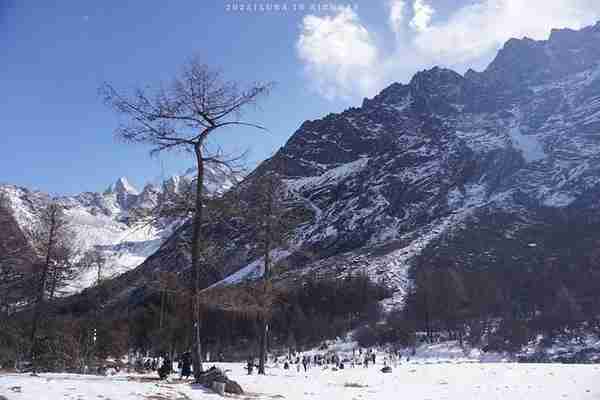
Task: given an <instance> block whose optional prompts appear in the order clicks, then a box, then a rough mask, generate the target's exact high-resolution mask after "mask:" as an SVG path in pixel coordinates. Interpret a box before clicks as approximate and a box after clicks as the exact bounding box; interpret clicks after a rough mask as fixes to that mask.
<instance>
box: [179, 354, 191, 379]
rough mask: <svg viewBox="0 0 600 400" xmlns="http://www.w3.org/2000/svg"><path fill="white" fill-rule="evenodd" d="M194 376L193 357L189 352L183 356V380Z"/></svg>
mask: <svg viewBox="0 0 600 400" xmlns="http://www.w3.org/2000/svg"><path fill="white" fill-rule="evenodd" d="M191 375H192V355H191V354H190V353H189V352H186V353H183V355H182V356H181V378H186V379H187V378H189V377H190V376H191Z"/></svg>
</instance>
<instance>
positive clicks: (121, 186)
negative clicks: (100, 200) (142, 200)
mask: <svg viewBox="0 0 600 400" xmlns="http://www.w3.org/2000/svg"><path fill="white" fill-rule="evenodd" d="M104 193H106V194H109V193H116V194H120V193H123V194H131V195H138V194H140V192H139V191H138V190H137V189H136V187H135V186H134V185H132V184H131V183H130V182H129V180H128V179H127V177H125V176H122V177H120V178H119V179H117V180H116V182H115V183H113V184H112V185H110V186H109V187H108V188H107V189H106V190H105V192H104Z"/></svg>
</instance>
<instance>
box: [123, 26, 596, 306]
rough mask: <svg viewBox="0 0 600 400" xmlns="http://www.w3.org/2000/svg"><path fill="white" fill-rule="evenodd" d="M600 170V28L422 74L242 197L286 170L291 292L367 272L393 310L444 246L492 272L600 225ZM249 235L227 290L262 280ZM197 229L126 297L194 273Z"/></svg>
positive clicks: (133, 274) (169, 245)
mask: <svg viewBox="0 0 600 400" xmlns="http://www.w3.org/2000/svg"><path fill="white" fill-rule="evenodd" d="M599 161H600V24H597V25H595V26H592V27H587V28H584V29H582V30H580V31H573V30H553V31H552V34H551V35H550V37H549V39H548V40H545V41H533V40H530V39H526V38H525V39H521V40H517V39H511V40H509V41H508V42H507V43H506V44H505V46H504V47H503V48H502V49H501V50H500V51H499V53H498V55H497V57H496V58H495V59H494V61H493V62H492V63H491V64H490V65H489V67H488V68H487V69H486V70H485V71H482V72H475V71H472V70H470V71H468V72H467V73H466V74H465V75H464V76H463V75H460V74H458V73H456V72H454V71H451V70H448V69H443V68H438V67H436V68H433V69H430V70H426V71H421V72H419V73H417V74H416V75H415V76H414V77H413V78H412V80H411V81H410V82H409V83H408V84H400V83H394V84H392V85H391V86H389V87H387V88H386V89H384V90H383V91H382V92H381V93H380V94H378V95H377V96H375V97H374V98H373V99H365V100H364V102H363V104H362V105H361V107H356V108H351V109H348V110H346V111H344V112H342V113H339V114H330V115H328V116H326V117H324V118H322V119H320V120H315V121H306V122H305V123H303V124H302V126H300V128H299V129H298V130H297V131H296V132H295V133H294V134H293V135H292V137H291V138H290V139H289V140H288V142H287V143H286V144H285V146H284V147H283V148H281V149H280V150H279V151H278V152H277V153H276V154H275V155H274V156H273V157H272V158H271V159H269V160H267V161H265V162H263V163H262V164H261V165H260V166H259V167H258V168H257V170H255V171H254V172H253V174H251V175H250V176H249V177H248V178H247V179H246V180H245V182H243V184H242V185H240V186H238V187H237V188H236V190H239V191H240V193H241V194H242V196H243V193H244V191H245V186H247V185H251V184H252V182H253V180H255V179H256V178H257V177H260V176H261V175H262V174H264V173H266V172H268V171H278V172H279V173H280V174H281V175H282V177H283V178H284V181H285V183H286V185H287V188H288V194H289V197H290V199H291V200H293V201H294V203H295V204H296V207H297V208H298V209H300V210H301V211H302V212H303V213H304V215H306V218H305V219H304V220H303V222H302V223H300V224H299V225H298V226H296V227H295V230H294V238H293V240H292V243H291V245H290V248H289V249H278V254H279V255H282V257H281V261H282V264H283V265H285V267H286V268H285V271H284V272H283V273H282V274H281V275H280V279H281V280H282V281H283V282H291V281H293V280H295V279H296V278H297V277H298V276H299V275H301V274H305V273H316V274H321V275H329V276H336V277H339V276H343V275H345V274H350V273H357V272H365V273H368V274H370V275H371V276H372V277H373V278H375V279H381V280H382V281H383V282H385V283H386V284H387V285H388V286H390V287H391V288H392V289H394V290H395V291H396V292H395V293H396V295H395V296H394V298H393V299H391V300H390V305H393V304H395V303H397V302H399V301H402V299H403V295H404V293H405V290H406V288H407V285H408V283H409V279H408V276H407V271H408V268H409V266H410V265H411V264H413V263H414V262H415V261H416V260H417V259H418V258H419V257H423V255H424V254H431V253H436V252H437V251H438V249H442V248H443V249H444V252H446V253H452V254H450V256H451V257H454V258H455V259H456V260H458V261H460V262H461V263H462V265H464V266H465V267H470V266H478V265H481V263H482V258H481V257H478V255H482V254H483V255H486V254H495V255H496V256H502V257H504V258H505V259H506V257H509V256H510V257H513V256H514V257H517V258H516V259H513V260H519V259H525V258H527V257H529V254H530V253H528V252H530V251H531V250H530V249H531V248H532V247H535V245H536V243H535V242H534V241H533V240H534V239H535V234H536V232H537V229H538V228H540V229H542V228H543V229H545V232H552V229H554V228H553V227H555V226H564V225H565V224H566V225H567V226H572V225H573V224H575V225H577V221H579V220H582V221H583V220H588V219H590V220H593V218H595V217H596V216H597V215H598V206H597V200H596V199H597V196H598V194H600V170H599V168H600V162H599ZM173 184H176V183H175V182H173ZM121 186H123V187H125V186H126V185H125V184H123V185H121ZM115 188H116V186H115ZM126 197H127V196H126ZM124 201H128V200H127V198H125V199H124ZM565 219H569V220H568V221H567V222H566V223H565ZM243 225H244V224H243V221H242V223H241V224H240V225H239V226H240V229H237V230H231V231H226V232H221V233H219V234H220V235H221V240H223V241H224V243H227V247H226V249H225V251H226V256H225V260H226V262H225V263H224V265H223V271H222V272H223V275H228V274H232V273H235V275H234V276H233V277H231V278H229V279H226V280H225V281H224V282H225V283H227V282H232V281H239V280H240V279H243V278H244V277H245V276H248V277H256V276H259V275H260V268H261V267H260V262H259V256H258V253H257V252H256V251H255V250H256V246H257V244H256V243H255V239H254V238H253V236H252V235H251V234H249V233H248V232H246V231H245V230H244V228H243ZM187 228H188V227H187V226H186V225H183V226H181V227H180V228H178V229H177V230H176V231H175V232H174V234H173V235H172V236H171V237H170V238H169V239H168V240H167V241H166V242H165V244H163V245H162V246H161V248H160V249H159V250H158V251H157V252H156V253H154V254H153V255H152V256H151V257H149V258H148V259H146V261H145V262H144V263H143V264H141V265H140V266H139V267H138V268H136V269H134V270H132V271H130V272H128V273H127V274H126V275H125V276H124V277H123V279H122V280H121V282H120V284H119V285H118V286H119V289H118V290H119V291H120V293H121V294H123V295H125V294H129V293H130V292H131V290H132V289H133V288H134V287H135V286H139V285H140V284H141V283H143V282H145V280H147V279H148V276H150V274H151V273H152V272H156V271H164V270H169V271H178V272H182V273H184V272H185V271H187V270H188V268H189V262H190V260H189V254H188V253H187V252H186V250H185V249H184V248H183V247H182V246H179V244H180V243H181V240H180V239H181V238H182V236H183V235H187V234H189V232H188V231H189V230H188V229H187ZM532 232H533V233H532ZM590 232H592V233H593V232H594V230H593V227H591V228H590V227H589V226H588V227H587V228H586V232H585V235H586V241H587V242H590V243H592V242H593V237H588V236H589V234H590ZM582 235H583V233H582ZM521 240H527V242H525V243H526V244H525V245H522V246H519V245H518V244H519V243H520V241H521ZM544 240H546V241H548V242H550V241H549V240H548V239H547V238H546V239H544ZM528 244H533V245H534V246H529V245H528ZM553 245H554V246H563V247H565V249H566V250H569V249H568V248H566V247H568V246H569V244H568V243H566V242H565V243H553ZM448 249H450V250H448ZM475 252H477V253H478V254H474V253H475ZM502 252H504V253H502ZM506 252H511V253H510V254H508V253H506ZM564 253H565V254H567V253H569V252H568V251H565V252H564ZM458 261H457V262H458ZM238 271H239V272H238ZM217 280H218V277H211V278H209V279H207V282H206V283H207V284H212V283H214V282H215V281H217Z"/></svg>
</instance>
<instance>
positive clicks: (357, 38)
mask: <svg viewBox="0 0 600 400" xmlns="http://www.w3.org/2000/svg"><path fill="white" fill-rule="evenodd" d="M296 48H297V52H298V56H299V57H300V59H301V60H302V61H303V62H304V64H305V69H306V73H307V75H308V76H309V78H310V79H311V80H312V82H313V84H314V85H315V87H316V89H317V90H318V91H319V92H320V93H321V94H322V95H323V96H325V97H326V98H329V99H333V98H336V97H346V98H347V97H352V96H354V95H356V94H365V93H369V94H372V93H373V92H374V91H375V90H376V89H377V86H378V85H377V82H378V76H377V61H378V59H379V57H378V50H377V46H376V45H375V43H374V41H373V37H372V35H371V34H370V33H369V31H368V30H367V29H366V28H365V27H364V26H363V25H362V24H361V23H360V20H359V18H358V16H357V15H356V13H355V12H354V11H353V10H352V9H351V8H344V9H342V10H341V11H339V12H338V13H337V14H336V15H333V16H327V15H326V16H322V17H319V16H315V15H307V16H306V17H305V18H304V20H303V22H302V32H301V34H300V37H299V38H298V41H297V43H296Z"/></svg>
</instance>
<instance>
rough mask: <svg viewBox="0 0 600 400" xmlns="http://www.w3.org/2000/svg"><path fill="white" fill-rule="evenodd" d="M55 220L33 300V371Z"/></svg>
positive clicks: (31, 353) (35, 366)
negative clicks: (34, 300)
mask: <svg viewBox="0 0 600 400" xmlns="http://www.w3.org/2000/svg"><path fill="white" fill-rule="evenodd" d="M55 222H56V221H54V220H52V221H51V223H52V225H51V226H50V231H49V234H48V247H47V248H46V259H45V260H44V266H43V270H42V276H41V278H40V283H39V287H38V293H37V300H36V302H35V307H34V311H33V321H32V323H31V335H30V338H31V352H30V355H31V367H32V370H33V372H34V373H35V372H36V369H37V367H38V365H37V360H36V356H37V354H36V344H37V343H36V334H37V330H38V327H39V321H40V316H41V311H42V307H43V306H44V300H45V295H46V293H45V292H46V284H47V280H48V270H49V269H50V260H51V257H52V249H53V247H54V239H55V237H54V234H55V229H56V224H55Z"/></svg>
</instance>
